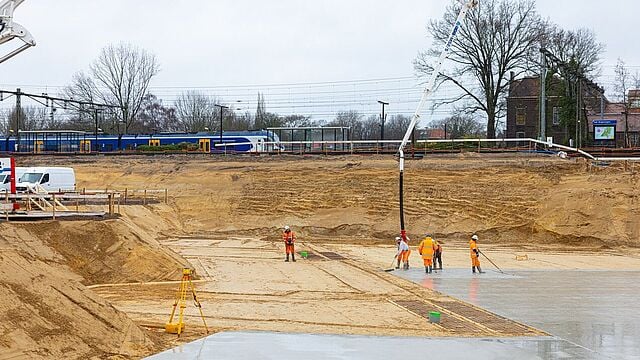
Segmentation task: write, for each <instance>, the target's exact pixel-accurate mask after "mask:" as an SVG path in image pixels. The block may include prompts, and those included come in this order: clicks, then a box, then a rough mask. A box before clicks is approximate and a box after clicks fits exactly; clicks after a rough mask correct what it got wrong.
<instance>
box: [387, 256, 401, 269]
mask: <svg viewBox="0 0 640 360" xmlns="http://www.w3.org/2000/svg"><path fill="white" fill-rule="evenodd" d="M397 257H398V255H395V256H394V257H393V261H391V267H390V268H389V269H384V271H386V272H392V271H394V270H395V269H396V268H395V267H394V265H395V264H396V258H397Z"/></svg>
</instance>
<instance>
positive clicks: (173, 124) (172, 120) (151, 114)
mask: <svg viewBox="0 0 640 360" xmlns="http://www.w3.org/2000/svg"><path fill="white" fill-rule="evenodd" d="M179 125H180V124H179V123H178V121H177V117H176V109H175V108H172V107H166V106H164V105H163V104H162V100H160V99H158V98H157V97H156V96H155V95H152V94H147V95H145V97H144V102H143V104H142V109H141V110H140V114H139V115H138V121H137V122H136V124H135V125H134V126H135V127H136V128H134V130H137V131H142V132H160V131H179V130H181V129H180V126H179Z"/></svg>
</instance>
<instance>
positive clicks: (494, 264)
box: [478, 250, 504, 274]
mask: <svg viewBox="0 0 640 360" xmlns="http://www.w3.org/2000/svg"><path fill="white" fill-rule="evenodd" d="M478 252H479V253H480V254H482V256H484V257H485V258H486V259H487V260H489V262H490V263H491V265H493V266H495V267H496V269H498V271H500V273H502V274H504V271H502V269H500V268H499V267H498V265H496V263H494V262H493V261H491V259H489V257H488V256H487V255H485V254H484V253H483V252H482V251H480V250H478Z"/></svg>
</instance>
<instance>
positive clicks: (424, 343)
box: [147, 332, 582, 360]
mask: <svg viewBox="0 0 640 360" xmlns="http://www.w3.org/2000/svg"><path fill="white" fill-rule="evenodd" d="M581 351H582V349H580V348H577V347H575V346H573V345H571V344H568V343H566V342H562V341H558V340H556V339H553V338H549V337H539V338H517V339H511V338H509V339H460V338H410V337H406V338H405V337H375V336H349V335H310V334H281V333H268V332H225V333H218V334H215V335H211V336H209V337H206V338H204V339H200V340H198V341H194V342H192V343H189V344H186V345H183V346H180V347H177V348H174V349H171V350H168V351H165V352H163V353H160V354H157V355H154V356H151V357H149V358H147V359H152V360H165V359H172V360H173V359H177V360H187V359H188V360H195V359H237V360H244V359H252V360H253V359H274V360H289V359H291V360H293V359H295V360H299V359H305V360H319V359H323V360H324V359H331V360H333V359H336V360H337V359H349V360H352V359H353V360H365V359H367V360H371V359H384V360H392V359H402V360H413V359H421V360H422V359H426V358H437V359H453V360H456V359H460V360H468V359H475V360H483V359H495V360H500V359H505V360H512V359H523V360H527V359H575V358H580V356H581V354H582V353H581Z"/></svg>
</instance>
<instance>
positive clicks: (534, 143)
mask: <svg viewBox="0 0 640 360" xmlns="http://www.w3.org/2000/svg"><path fill="white" fill-rule="evenodd" d="M401 142H402V141H401V140H351V141H329V140H327V141H282V142H277V143H275V142H273V143H265V144H264V146H266V147H271V148H274V149H275V150H273V151H269V153H272V154H273V153H275V154H294V155H295V154H297V155H304V154H327V155H329V154H371V153H375V154H389V153H391V154H394V153H396V152H397V151H398V146H400V144H401ZM231 145H232V144H216V145H215V147H216V148H226V147H229V146H231ZM234 145H249V143H241V144H238V143H236V144H234ZM256 150H257V151H256V153H261V151H260V149H256ZM452 151H454V152H455V151H477V152H539V151H556V152H557V151H565V152H568V153H572V154H576V155H579V156H582V157H584V158H586V159H589V160H592V161H631V162H634V161H640V157H637V156H623V157H620V156H594V155H592V154H591V153H588V152H586V151H584V150H582V149H579V148H574V147H569V146H565V145H560V144H555V143H552V142H546V141H541V140H537V139H531V138H511V139H510V138H505V139H444V140H416V141H415V142H414V145H412V146H410V148H409V149H408V150H405V154H416V153H418V154H419V153H423V154H428V153H439V152H442V153H450V152H452ZM228 153H232V152H231V151H228Z"/></svg>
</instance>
